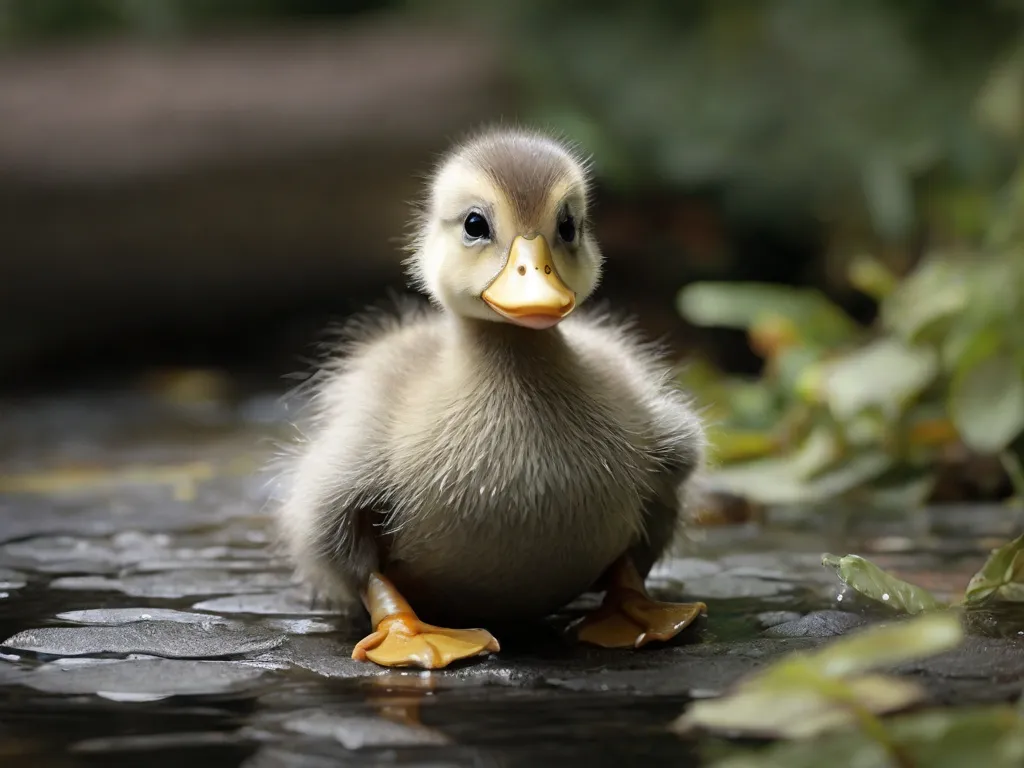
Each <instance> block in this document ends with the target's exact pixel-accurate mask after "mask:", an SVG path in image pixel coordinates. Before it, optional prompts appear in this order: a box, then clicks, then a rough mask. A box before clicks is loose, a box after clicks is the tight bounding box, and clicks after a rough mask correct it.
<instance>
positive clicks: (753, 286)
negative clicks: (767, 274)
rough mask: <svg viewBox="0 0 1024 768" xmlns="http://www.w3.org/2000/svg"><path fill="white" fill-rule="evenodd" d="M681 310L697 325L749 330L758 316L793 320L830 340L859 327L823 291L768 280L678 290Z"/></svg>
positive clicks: (704, 284)
mask: <svg viewBox="0 0 1024 768" xmlns="http://www.w3.org/2000/svg"><path fill="white" fill-rule="evenodd" d="M678 307H679V312H680V313H681V314H682V315H683V317H684V318H686V320H687V321H689V322H691V323H693V324H694V325H700V326H713V327H725V328H736V329H740V330H748V329H749V328H750V327H751V326H753V325H754V324H755V323H756V322H757V321H758V320H759V319H761V318H764V317H766V316H778V317H783V318H786V319H788V320H791V321H792V322H793V323H795V324H796V325H797V326H798V328H799V330H800V331H801V332H802V333H808V334H811V335H812V337H813V338H814V339H815V340H818V341H821V342H827V343H838V342H844V341H847V340H849V339H851V338H853V337H854V336H855V335H856V334H857V333H858V332H859V330H860V329H859V326H858V325H857V324H856V323H855V322H854V321H853V320H852V319H851V318H850V317H849V316H848V315H847V314H846V313H845V312H844V311H843V310H842V309H840V308H839V307H837V306H836V305H835V304H833V303H832V302H831V301H829V300H828V299H827V298H826V297H825V296H824V295H823V294H822V293H821V292H819V291H817V290H813V289H805V288H793V287H790V286H785V285H774V284H768V283H740V282H737V283H718V282H701V283H693V284H692V285H688V286H686V288H684V289H683V290H682V291H680V293H679V298H678Z"/></svg>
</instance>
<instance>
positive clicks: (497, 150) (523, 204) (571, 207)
mask: <svg viewBox="0 0 1024 768" xmlns="http://www.w3.org/2000/svg"><path fill="white" fill-rule="evenodd" d="M588 188H589V178H588V174H587V168H586V165H585V163H584V162H583V161H582V160H581V159H580V158H579V156H578V155H577V154H576V153H575V152H574V150H573V149H571V148H570V147H568V146H566V145H564V144H562V143H560V142H558V141H555V140H553V139H551V138H549V137H547V136H544V135H542V134H538V133H532V132H526V131H520V130H501V131H494V132H489V133H485V134H483V135H480V136H478V137H476V138H474V139H472V140H470V141H469V142H467V143H465V144H463V145H461V146H459V147H457V148H456V149H455V150H454V151H452V152H451V153H450V154H449V155H448V156H447V157H446V158H445V159H444V161H443V162H442V163H441V164H440V166H439V167H438V169H437V171H436V173H435V174H434V176H433V178H432V179H431V183H430V186H429V192H428V195H427V199H426V201H425V203H424V205H423V208H422V210H421V211H420V215H419V218H418V221H417V232H416V235H415V239H414V241H413V246H412V250H413V255H412V256H411V258H410V259H409V261H408V264H409V267H410V272H411V274H412V277H413V279H414V280H415V281H416V282H417V283H418V285H419V287H420V288H421V289H422V290H424V291H425V292H426V293H427V294H428V295H429V296H430V297H431V298H432V299H433V300H434V301H435V302H436V303H438V304H440V305H441V306H443V307H445V308H447V309H448V310H449V311H451V312H454V313H455V314H457V315H461V316H463V317H472V318H479V319H484V320H493V321H497V322H507V323H514V324H516V325H521V326H525V327H527V328H534V329H544V328H550V327H552V326H554V325H556V324H557V323H558V322H560V321H561V320H562V319H563V318H565V317H566V316H567V315H568V314H569V313H570V312H572V311H573V310H574V309H575V308H576V307H577V306H579V305H580V304H581V303H582V302H583V301H584V300H585V299H586V298H587V297H588V296H589V295H590V294H591V293H592V292H593V291H594V289H595V288H596V287H597V283H598V281H599V280H600V276H601V253H600V250H599V248H598V246H597V243H596V242H595V240H594V238H593V236H592V235H591V233H590V227H589V224H588V221H587V204H588Z"/></svg>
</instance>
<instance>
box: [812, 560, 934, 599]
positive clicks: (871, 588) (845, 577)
mask: <svg viewBox="0 0 1024 768" xmlns="http://www.w3.org/2000/svg"><path fill="white" fill-rule="evenodd" d="M821 563H822V565H825V566H828V567H829V568H832V569H833V570H834V571H835V572H836V575H837V576H839V578H840V579H841V580H842V581H843V583H844V584H846V585H847V586H848V587H850V588H851V589H854V590H856V591H857V592H859V593H860V594H862V595H864V596H865V597H869V598H871V599H872V600H877V601H879V602H881V603H885V604H886V605H889V606H891V607H892V608H894V609H895V610H897V611H903V612H905V613H921V612H922V611H933V610H936V609H938V608H942V607H943V606H942V604H941V603H940V602H939V601H938V600H936V598H935V596H934V595H932V594H931V593H930V592H929V591H928V590H926V589H922V588H921V587H916V586H914V585H913V584H909V583H907V582H905V581H902V580H900V579H897V578H896V577H895V576H891V575H889V574H888V573H886V572H885V571H883V570H882V569H881V568H879V567H878V566H877V565H875V564H874V563H872V562H870V561H869V560H865V559H864V558H863V557H859V556H858V555H847V556H846V557H836V556H835V555H830V554H826V555H823V556H822V558H821Z"/></svg>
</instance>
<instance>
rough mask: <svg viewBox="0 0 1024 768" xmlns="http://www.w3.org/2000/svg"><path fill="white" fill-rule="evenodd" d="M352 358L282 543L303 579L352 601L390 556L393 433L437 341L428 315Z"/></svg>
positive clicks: (338, 371) (386, 326)
mask: <svg viewBox="0 0 1024 768" xmlns="http://www.w3.org/2000/svg"><path fill="white" fill-rule="evenodd" d="M360 322H361V323H362V326H361V330H360V333H359V335H358V337H356V338H355V339H354V342H353V343H350V345H349V346H348V348H347V349H346V350H345V351H346V352H347V353H348V354H347V355H344V356H342V357H339V359H338V362H337V363H335V364H334V365H333V366H331V367H328V368H326V369H325V370H324V371H323V372H322V373H321V376H322V383H321V384H320V385H319V386H318V387H317V391H316V396H315V398H314V406H315V408H314V413H315V415H314V417H313V418H312V424H311V428H310V434H311V437H310V439H309V441H308V442H307V443H306V444H305V445H304V446H303V447H302V448H301V450H300V453H299V456H298V457H297V460H296V461H295V462H293V464H292V467H291V471H290V478H289V479H290V481H291V482H290V486H291V487H290V489H289V495H288V497H287V499H286V500H285V502H284V504H283V505H282V506H281V508H280V509H279V513H278V530H279V532H280V536H281V538H282V540H283V543H284V544H285V546H286V548H287V549H288V551H289V554H290V555H291V556H292V558H293V560H294V561H295V562H296V563H297V566H298V570H299V572H300V575H301V576H302V577H303V578H304V579H305V580H306V581H308V582H310V583H312V584H313V585H314V588H315V589H318V590H320V591H323V592H325V593H326V595H327V596H328V597H331V598H334V599H337V600H343V601H350V600H352V599H354V598H355V597H356V596H357V595H358V593H359V590H360V589H362V587H363V585H364V584H365V583H366V579H367V578H368V576H369V574H370V573H371V572H372V571H374V570H377V569H378V567H379V566H380V562H381V560H382V558H383V556H384V555H385V554H386V552H385V549H386V545H387V540H386V537H385V536H383V535H382V533H383V527H384V523H385V520H386V517H387V515H388V512H389V507H390V499H389V488H390V485H389V483H388V482H387V476H388V473H387V462H388V455H389V454H388V444H389V443H388V440H389V428H390V424H391V421H392V420H393V416H394V414H395V412H396V410H397V402H398V401H399V400H400V399H401V396H402V395H401V393H402V391H403V384H408V378H409V377H410V376H412V375H413V374H412V370H411V369H414V368H415V366H416V365H417V364H418V360H417V358H416V357H415V355H412V354H410V350H413V349H416V350H420V351H421V354H422V351H423V350H424V349H426V348H428V347H430V346H431V345H430V344H428V343H425V342H426V341H427V340H428V339H429V338H432V337H433V335H434V333H433V329H432V325H431V321H430V320H428V319H427V318H426V317H424V316H423V315H421V314H405V315H401V316H399V317H398V318H397V319H396V318H392V321H390V322H384V323H380V322H377V323H376V324H375V325H373V326H367V325H366V319H365V318H363V319H362V320H361V321H360Z"/></svg>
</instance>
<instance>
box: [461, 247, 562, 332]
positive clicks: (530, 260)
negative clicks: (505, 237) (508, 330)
mask: <svg viewBox="0 0 1024 768" xmlns="http://www.w3.org/2000/svg"><path fill="white" fill-rule="evenodd" d="M480 298H482V299H483V300H484V301H486V302H487V303H488V304H489V305H490V307H491V309H493V310H494V311H495V312H497V313H498V314H499V315H501V316H502V317H504V318H506V319H507V320H509V321H511V322H513V323H516V324H517V325H522V326H525V327H527V328H535V329H538V330H539V329H542V328H550V327H552V326H553V325H556V324H557V323H558V322H559V321H561V320H562V319H563V318H564V317H565V316H566V315H568V314H569V313H570V312H572V311H573V309H575V307H576V294H575V293H573V292H572V291H570V290H569V288H568V287H566V285H565V283H563V282H562V279H561V278H560V277H559V276H558V271H557V270H556V269H555V263H554V261H553V260H552V259H551V249H550V248H548V241H547V240H546V239H545V238H544V236H543V235H537V236H536V237H533V238H526V237H522V236H520V237H517V238H516V239H515V240H513V241H512V248H511V250H510V251H509V254H508V261H507V262H506V264H505V267H504V268H503V269H502V270H501V272H500V273H498V276H497V277H496V278H494V281H493V282H492V283H491V284H490V285H489V286H487V289H486V290H485V291H484V292H483V293H482V294H481V295H480Z"/></svg>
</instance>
